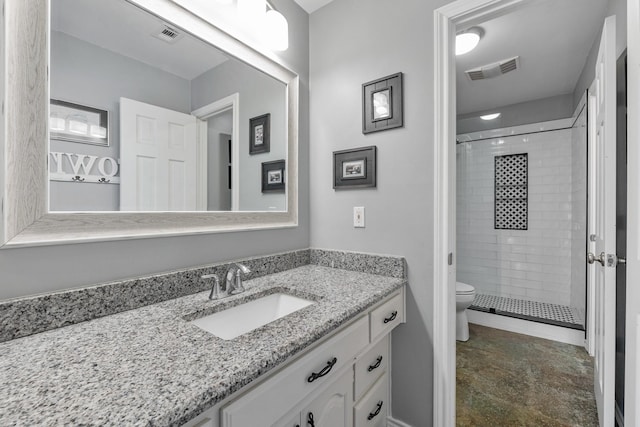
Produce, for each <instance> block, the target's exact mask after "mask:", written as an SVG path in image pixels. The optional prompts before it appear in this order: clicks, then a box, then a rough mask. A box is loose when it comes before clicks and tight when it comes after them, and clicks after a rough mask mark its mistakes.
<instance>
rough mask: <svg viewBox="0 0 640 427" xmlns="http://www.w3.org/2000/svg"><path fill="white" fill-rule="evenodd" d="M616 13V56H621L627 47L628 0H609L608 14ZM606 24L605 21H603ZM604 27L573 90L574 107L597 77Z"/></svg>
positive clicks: (594, 42)
mask: <svg viewBox="0 0 640 427" xmlns="http://www.w3.org/2000/svg"><path fill="white" fill-rule="evenodd" d="M611 15H616V58H617V57H619V56H620V55H621V54H622V52H623V51H624V50H625V49H626V47H627V0H609V3H608V5H607V13H606V16H611ZM603 24H604V22H603ZM601 36H602V28H601V29H600V32H598V35H597V36H596V38H595V40H594V41H593V45H592V46H591V51H590V52H589V56H588V57H587V62H586V63H585V65H584V68H583V69H582V73H581V74H580V79H578V83H577V84H576V88H575V90H574V91H573V106H574V108H575V107H577V106H578V104H579V103H580V98H582V95H583V94H584V91H585V90H587V89H589V86H591V83H592V82H593V79H594V78H595V67H596V60H597V59H598V48H599V47H600V37H601Z"/></svg>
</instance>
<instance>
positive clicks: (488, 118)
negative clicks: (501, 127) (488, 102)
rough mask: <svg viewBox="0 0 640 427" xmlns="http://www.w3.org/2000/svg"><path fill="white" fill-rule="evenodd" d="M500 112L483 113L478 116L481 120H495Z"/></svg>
mask: <svg viewBox="0 0 640 427" xmlns="http://www.w3.org/2000/svg"><path fill="white" fill-rule="evenodd" d="M500 115H501V113H492V114H485V115H484V116H480V118H481V119H482V120H495V119H497V118H498V117H500Z"/></svg>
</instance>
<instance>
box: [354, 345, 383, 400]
mask: <svg viewBox="0 0 640 427" xmlns="http://www.w3.org/2000/svg"><path fill="white" fill-rule="evenodd" d="M388 365H389V336H388V335H385V336H384V338H382V339H381V340H380V342H379V343H377V344H376V345H374V346H373V347H372V348H371V349H370V350H369V351H367V352H366V353H365V354H363V355H362V356H359V357H358V359H357V360H356V365H355V370H356V385H355V398H356V400H357V399H358V398H359V397H360V396H361V395H362V393H364V392H365V391H366V390H367V389H368V388H369V386H370V385H371V384H373V382H374V381H375V380H377V379H378V378H379V377H380V375H382V374H383V373H384V372H386V371H387V366H388Z"/></svg>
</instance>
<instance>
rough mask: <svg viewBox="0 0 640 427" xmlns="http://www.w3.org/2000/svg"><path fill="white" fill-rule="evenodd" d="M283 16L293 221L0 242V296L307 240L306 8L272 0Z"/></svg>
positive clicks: (132, 274)
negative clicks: (295, 151)
mask: <svg viewBox="0 0 640 427" xmlns="http://www.w3.org/2000/svg"><path fill="white" fill-rule="evenodd" d="M273 3H274V4H275V6H276V8H278V10H279V11H280V12H282V13H283V14H284V15H285V17H286V18H287V20H288V21H289V31H290V34H291V36H290V37H291V43H290V46H289V50H287V51H286V52H282V53H278V54H277V56H278V57H280V58H281V59H282V61H283V63H285V64H286V65H287V66H288V67H289V68H290V69H292V70H294V71H295V72H297V73H298V74H299V75H300V79H301V93H300V98H301V101H300V153H299V165H300V179H299V188H300V197H299V200H300V202H299V226H298V227H296V228H290V229H283V230H264V231H243V232H232V233H220V234H209V235H199V236H183V237H168V238H154V239H137V240H126V241H117V242H102V243H84V244H69V245H54V246H46V247H34V248H23V249H2V250H0V299H6V298H11V297H17V296H24V295H31V294H36V293H43V292H51V291H56V290H61V289H67V288H74V287H81V286H86V285H90V284H96V283H102V282H106V281H110V280H118V279H123V278H127V277H138V276H142V275H147V274H152V273H158V272H163V271H168V270H172V269H177V268H187V267H191V266H196V265H202V264H207V263H212V262H217V261H223V260H230V259H234V258H241V257H248V256H254V255H262V254H270V253H274V252H280V251H288V250H294V249H301V248H307V247H309V197H308V194H309V177H308V169H309V94H308V90H309V83H308V82H309V79H308V77H309V68H308V67H309V38H308V36H309V34H308V28H309V27H308V25H309V16H308V15H307V13H306V12H304V10H302V9H301V8H300V7H299V6H297V5H296V4H295V3H294V2H293V0H274V1H273Z"/></svg>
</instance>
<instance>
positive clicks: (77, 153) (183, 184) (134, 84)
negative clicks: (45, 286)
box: [49, 0, 287, 212]
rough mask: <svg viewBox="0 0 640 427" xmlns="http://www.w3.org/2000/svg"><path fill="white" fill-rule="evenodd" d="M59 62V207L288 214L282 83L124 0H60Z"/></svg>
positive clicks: (55, 2) (55, 122) (55, 175)
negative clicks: (276, 169) (265, 167)
mask: <svg viewBox="0 0 640 427" xmlns="http://www.w3.org/2000/svg"><path fill="white" fill-rule="evenodd" d="M50 69H51V77H50V79H51V83H50V84H51V99H52V104H51V110H50V114H49V116H50V117H49V130H50V136H51V140H50V155H49V172H50V188H49V191H50V193H49V194H50V197H49V199H50V205H49V210H50V211H79V212H86V211H204V210H209V211H227V210H234V211H235V210H239V211H286V210H287V206H286V195H285V191H284V190H282V191H276V192H273V191H269V192H263V183H262V179H263V178H262V164H263V163H265V162H273V161H278V160H286V158H287V119H286V114H287V110H286V102H287V89H286V85H285V84H284V83H282V82H280V81H278V80H276V79H274V78H272V77H270V76H268V75H266V74H264V73H262V72H260V71H258V70H256V69H254V68H252V67H250V66H248V65H246V64H244V63H243V62H241V61H239V60H236V59H234V58H232V57H230V56H228V55H226V54H224V53H223V52H221V51H220V50H218V49H216V48H214V47H212V46H210V45H208V44H206V43H204V42H202V41H201V40H199V39H197V38H195V37H192V36H191V35H190V34H188V33H186V32H185V31H183V30H181V29H180V28H176V27H175V26H172V25H171V23H167V22H163V21H161V20H160V19H158V18H157V17H155V16H153V15H151V14H148V13H147V12H145V11H143V10H141V9H139V8H138V7H136V6H133V5H131V4H129V3H128V2H126V1H125V0H109V1H101V2H97V1H96V2H93V1H92V2H88V1H86V0H52V1H51V67H50ZM265 114H269V116H270V126H269V129H268V131H269V135H268V136H267V135H263V136H262V137H263V138H265V139H266V138H267V137H268V138H269V141H270V144H269V149H268V151H266V152H265V151H264V150H263V151H261V152H258V153H256V154H250V150H249V147H250V141H249V138H250V131H251V129H250V121H251V119H254V118H256V117H260V116H264V115H265ZM261 141H262V140H260V141H253V144H255V143H256V142H257V143H260V142H261Z"/></svg>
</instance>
